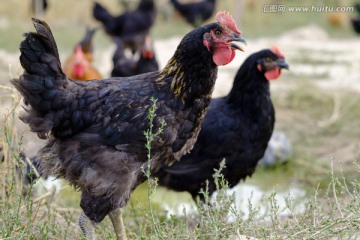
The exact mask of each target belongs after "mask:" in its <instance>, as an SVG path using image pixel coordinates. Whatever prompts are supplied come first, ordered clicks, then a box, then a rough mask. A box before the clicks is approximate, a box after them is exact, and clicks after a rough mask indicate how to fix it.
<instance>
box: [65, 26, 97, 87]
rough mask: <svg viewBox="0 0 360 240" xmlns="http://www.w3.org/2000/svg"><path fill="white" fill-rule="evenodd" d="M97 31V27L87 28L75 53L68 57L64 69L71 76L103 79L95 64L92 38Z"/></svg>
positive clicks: (78, 78)
mask: <svg viewBox="0 0 360 240" xmlns="http://www.w3.org/2000/svg"><path fill="white" fill-rule="evenodd" d="M95 31H96V29H89V28H86V32H85V36H84V38H83V39H82V40H81V41H80V42H79V43H77V44H76V45H75V48H74V51H73V53H72V54H71V55H70V56H69V57H68V58H67V59H66V61H65V64H64V67H63V69H64V72H65V74H66V75H67V76H68V77H69V78H71V79H73V80H80V81H87V80H92V79H102V76H101V74H100V73H99V71H98V70H97V69H96V68H95V67H94V66H93V61H94V57H93V45H92V38H93V35H94V33H95Z"/></svg>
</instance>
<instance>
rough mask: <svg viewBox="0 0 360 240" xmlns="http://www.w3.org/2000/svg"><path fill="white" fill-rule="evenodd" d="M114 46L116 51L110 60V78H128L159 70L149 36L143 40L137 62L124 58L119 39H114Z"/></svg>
mask: <svg viewBox="0 0 360 240" xmlns="http://www.w3.org/2000/svg"><path fill="white" fill-rule="evenodd" d="M116 46H117V47H116V51H115V53H114V55H113V58H112V60H113V64H114V67H113V70H112V71H111V76H112V77H129V76H133V75H138V74H142V73H147V72H154V71H157V70H159V64H158V62H157V60H156V56H155V51H154V47H153V44H152V42H151V38H150V37H149V36H147V37H146V39H145V44H144V46H143V48H142V50H141V54H140V57H139V59H138V60H137V61H135V60H134V59H133V58H129V57H127V56H126V54H125V52H124V48H123V46H122V41H121V39H119V38H118V39H116Z"/></svg>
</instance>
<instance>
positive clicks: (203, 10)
mask: <svg viewBox="0 0 360 240" xmlns="http://www.w3.org/2000/svg"><path fill="white" fill-rule="evenodd" d="M171 3H172V4H173V5H174V8H175V9H176V10H177V11H178V12H179V13H180V15H181V16H182V17H183V18H185V20H186V21H187V22H188V23H190V24H191V25H192V26H193V27H198V26H200V25H201V24H202V23H203V22H205V21H206V20H208V19H209V18H210V17H211V16H212V15H213V14H214V11H215V4H216V2H215V0H204V1H201V2H196V3H186V4H181V3H179V1H178V0H171Z"/></svg>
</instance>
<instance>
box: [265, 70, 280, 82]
mask: <svg viewBox="0 0 360 240" xmlns="http://www.w3.org/2000/svg"><path fill="white" fill-rule="evenodd" d="M280 74H281V70H280V69H279V68H274V69H271V70H269V71H267V72H266V73H265V77H266V79H267V80H274V79H277V78H278V77H279V76H280Z"/></svg>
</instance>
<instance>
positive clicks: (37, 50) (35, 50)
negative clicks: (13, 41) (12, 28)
mask: <svg viewBox="0 0 360 240" xmlns="http://www.w3.org/2000/svg"><path fill="white" fill-rule="evenodd" d="M32 20H33V23H34V26H35V29H36V32H31V33H26V34H25V35H24V36H25V39H24V40H23V41H22V42H21V44H20V52H21V55H20V63H21V65H22V67H23V68H24V70H25V72H24V74H23V75H21V76H20V77H19V79H13V80H11V83H12V84H13V85H14V86H15V88H16V89H17V90H18V91H19V92H20V93H21V94H22V95H23V97H24V102H25V104H26V105H30V107H29V108H27V109H26V113H25V114H24V115H22V116H21V120H23V121H24V122H26V123H28V124H29V125H30V127H31V129H32V130H33V131H34V132H37V133H39V136H40V135H41V136H45V134H47V133H48V132H49V131H51V129H52V128H53V127H56V126H55V125H54V117H53V116H54V111H58V110H60V109H61V108H62V107H64V106H65V105H66V104H67V101H66V100H68V98H69V94H70V93H69V92H68V90H66V87H65V86H66V85H68V84H69V83H70V82H69V81H68V78H67V76H66V75H65V74H64V72H63V71H62V68H61V63H60V59H59V53H58V49H57V46H56V43H55V40H54V37H53V35H52V33H51V30H50V28H49V26H48V25H47V24H46V23H45V22H43V21H41V20H38V19H32ZM70 95H71V94H70ZM71 97H72V96H70V98H71Z"/></svg>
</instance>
